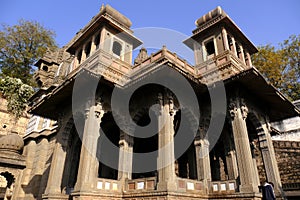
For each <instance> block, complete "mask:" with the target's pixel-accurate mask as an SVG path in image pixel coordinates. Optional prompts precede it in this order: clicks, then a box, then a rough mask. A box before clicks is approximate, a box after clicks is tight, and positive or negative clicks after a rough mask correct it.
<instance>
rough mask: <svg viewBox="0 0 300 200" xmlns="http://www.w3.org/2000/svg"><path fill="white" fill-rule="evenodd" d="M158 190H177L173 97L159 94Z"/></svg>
mask: <svg viewBox="0 0 300 200" xmlns="http://www.w3.org/2000/svg"><path fill="white" fill-rule="evenodd" d="M158 103H159V106H160V108H159V109H160V110H159V115H158V131H159V132H158V161H157V165H158V167H157V169H158V185H157V188H158V190H176V188H177V187H176V185H177V184H176V174H175V153H174V123H173V121H174V114H175V111H174V109H173V106H174V105H173V97H172V96H171V94H168V93H167V92H165V93H164V95H162V94H159V95H158Z"/></svg>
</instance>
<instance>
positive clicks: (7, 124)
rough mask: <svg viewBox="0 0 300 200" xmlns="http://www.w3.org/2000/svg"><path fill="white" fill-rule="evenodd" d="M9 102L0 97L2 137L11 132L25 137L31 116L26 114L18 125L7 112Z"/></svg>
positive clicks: (0, 133)
mask: <svg viewBox="0 0 300 200" xmlns="http://www.w3.org/2000/svg"><path fill="white" fill-rule="evenodd" d="M6 106H7V101H6V100H5V99H4V98H3V97H1V96H0V136H1V135H7V134H8V133H10V132H11V131H14V132H17V133H18V134H19V135H20V136H23V135H24V133H25V130H26V126H27V123H28V119H29V116H28V115H27V114H26V115H25V114H24V115H23V116H22V117H21V118H20V119H19V120H18V121H17V123H16V122H15V120H14V119H13V117H12V115H11V114H9V113H8V112H7V108H6Z"/></svg>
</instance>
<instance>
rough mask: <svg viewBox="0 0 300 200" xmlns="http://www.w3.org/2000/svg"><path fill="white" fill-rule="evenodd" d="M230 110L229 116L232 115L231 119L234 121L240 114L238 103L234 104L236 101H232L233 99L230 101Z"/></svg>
mask: <svg viewBox="0 0 300 200" xmlns="http://www.w3.org/2000/svg"><path fill="white" fill-rule="evenodd" d="M228 109H229V114H230V117H231V119H234V118H235V117H236V115H237V112H238V109H237V105H236V102H234V100H232V99H231V100H230V102H229V105H228Z"/></svg>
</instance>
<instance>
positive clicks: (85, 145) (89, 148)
mask: <svg viewBox="0 0 300 200" xmlns="http://www.w3.org/2000/svg"><path fill="white" fill-rule="evenodd" d="M85 112H86V113H85V125H84V130H83V136H82V147H81V152H80V161H79V169H78V175H77V182H76V185H75V190H76V191H79V192H86V191H88V192H89V191H91V190H93V189H95V187H96V180H97V177H98V175H97V174H98V166H99V162H98V160H97V157H96V153H97V144H98V138H99V134H100V123H101V119H102V117H103V115H104V110H103V108H102V105H101V103H100V102H97V103H96V104H95V103H94V101H88V102H87V106H86V110H85Z"/></svg>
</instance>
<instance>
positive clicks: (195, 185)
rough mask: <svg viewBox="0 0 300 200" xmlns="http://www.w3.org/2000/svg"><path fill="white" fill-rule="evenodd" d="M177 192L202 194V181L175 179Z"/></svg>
mask: <svg viewBox="0 0 300 200" xmlns="http://www.w3.org/2000/svg"><path fill="white" fill-rule="evenodd" d="M177 187H178V191H181V192H197V193H199V192H204V186H203V182H202V181H197V180H191V179H184V178H178V177H177Z"/></svg>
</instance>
